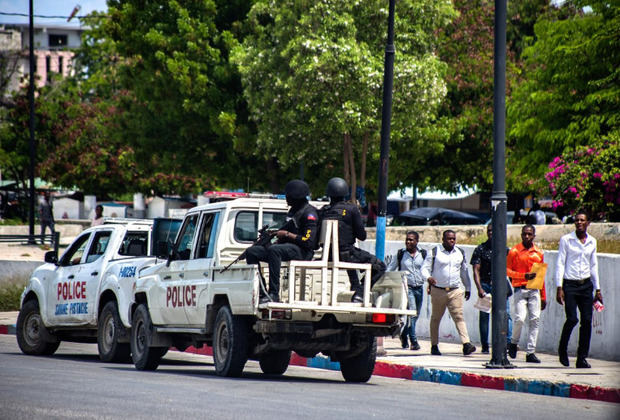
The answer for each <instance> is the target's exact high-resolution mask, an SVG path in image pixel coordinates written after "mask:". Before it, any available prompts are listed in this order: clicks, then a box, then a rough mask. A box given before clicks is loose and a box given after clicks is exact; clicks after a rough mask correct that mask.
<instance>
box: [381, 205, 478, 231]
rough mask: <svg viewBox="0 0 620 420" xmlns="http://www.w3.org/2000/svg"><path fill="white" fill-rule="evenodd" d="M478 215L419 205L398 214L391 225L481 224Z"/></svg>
mask: <svg viewBox="0 0 620 420" xmlns="http://www.w3.org/2000/svg"><path fill="white" fill-rule="evenodd" d="M482 224H484V221H483V220H482V219H481V218H479V217H478V216H474V215H473V214H469V213H465V212H462V211H458V210H452V209H444V208H441V207H419V208H416V209H412V210H408V211H405V212H402V213H401V214H399V215H398V216H397V217H396V218H395V219H394V223H392V225H393V226H424V225H430V226H435V225H482Z"/></svg>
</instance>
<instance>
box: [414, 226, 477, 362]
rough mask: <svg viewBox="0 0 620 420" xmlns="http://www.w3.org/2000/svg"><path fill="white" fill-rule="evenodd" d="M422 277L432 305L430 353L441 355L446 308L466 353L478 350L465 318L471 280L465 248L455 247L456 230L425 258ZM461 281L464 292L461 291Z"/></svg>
mask: <svg viewBox="0 0 620 420" xmlns="http://www.w3.org/2000/svg"><path fill="white" fill-rule="evenodd" d="M422 277H423V278H425V279H426V280H427V281H428V284H429V285H430V295H431V304H432V306H433V310H432V313H431V325H430V329H431V354H433V355H436V356H441V352H440V351H439V324H440V323H441V318H442V317H443V314H444V312H445V311H446V307H447V308H448V311H449V312H450V316H451V317H452V320H453V321H454V324H455V325H456V329H457V331H458V333H459V336H460V338H461V343H463V354H464V355H468V354H471V353H473V352H474V351H476V347H474V346H473V345H472V344H471V342H470V341H469V334H468V333H467V325H465V318H464V317H463V296H465V300H469V296H470V289H471V281H470V279H469V273H468V272H467V260H466V259H465V253H464V252H463V250H462V249H460V248H458V247H457V246H456V233H455V232H454V231H453V230H446V231H444V232H443V236H442V244H441V245H438V246H437V247H435V248H433V249H432V250H431V252H429V253H428V254H427V255H426V258H425V259H424V264H423V265H422ZM461 282H462V283H463V285H464V286H465V292H463V290H462V289H461V288H460V284H461Z"/></svg>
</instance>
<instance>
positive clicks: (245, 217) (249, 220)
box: [235, 211, 286, 242]
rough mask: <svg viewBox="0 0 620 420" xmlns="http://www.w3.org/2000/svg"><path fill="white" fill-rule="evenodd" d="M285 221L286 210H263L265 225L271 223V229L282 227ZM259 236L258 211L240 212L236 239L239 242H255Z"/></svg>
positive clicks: (236, 224)
mask: <svg viewBox="0 0 620 420" xmlns="http://www.w3.org/2000/svg"><path fill="white" fill-rule="evenodd" d="M284 223H286V213H285V212H263V225H269V228H270V229H277V228H280V227H282V226H283V225H284ZM261 227H262V226H261ZM257 237H258V212H257V211H241V212H239V213H238V214H237V217H236V218H235V240H236V241H238V242H254V241H255V240H256V238H257Z"/></svg>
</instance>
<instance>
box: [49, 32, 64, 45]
mask: <svg viewBox="0 0 620 420" xmlns="http://www.w3.org/2000/svg"><path fill="white" fill-rule="evenodd" d="M49 46H50V48H54V47H66V46H67V35H53V34H50V35H49Z"/></svg>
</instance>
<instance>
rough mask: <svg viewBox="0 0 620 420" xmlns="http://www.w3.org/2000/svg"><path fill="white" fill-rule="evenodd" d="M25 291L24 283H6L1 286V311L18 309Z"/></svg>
mask: <svg viewBox="0 0 620 420" xmlns="http://www.w3.org/2000/svg"><path fill="white" fill-rule="evenodd" d="M23 291H24V285H23V284H21V285H18V284H5V285H2V286H0V312H6V311H18V310H19V299H20V297H21V295H22V292H23Z"/></svg>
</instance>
